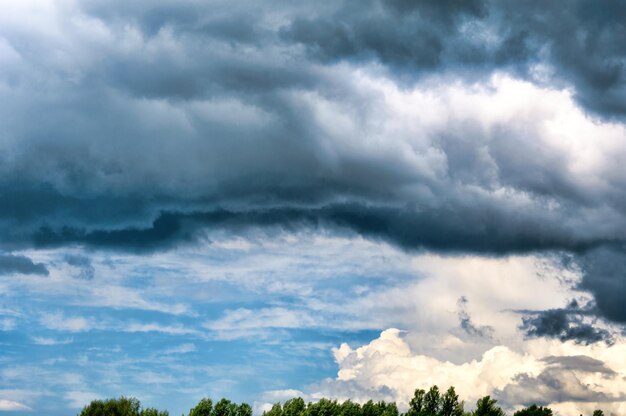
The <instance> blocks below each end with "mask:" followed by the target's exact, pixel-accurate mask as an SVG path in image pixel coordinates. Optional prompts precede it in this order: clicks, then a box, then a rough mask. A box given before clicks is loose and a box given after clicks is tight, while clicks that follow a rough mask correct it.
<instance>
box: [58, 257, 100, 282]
mask: <svg viewBox="0 0 626 416" xmlns="http://www.w3.org/2000/svg"><path fill="white" fill-rule="evenodd" d="M65 261H66V262H67V264H68V265H70V266H73V267H76V268H78V273H77V274H75V275H74V276H75V277H76V278H77V279H84V280H91V279H93V276H94V274H95V272H96V271H95V269H94V267H93V265H92V264H91V260H90V259H89V258H88V257H84V256H80V255H75V254H67V255H65Z"/></svg>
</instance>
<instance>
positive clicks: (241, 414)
mask: <svg viewBox="0 0 626 416" xmlns="http://www.w3.org/2000/svg"><path fill="white" fill-rule="evenodd" d="M80 416H169V413H168V412H167V411H165V410H157V409H155V408H152V407H150V408H145V409H144V408H142V407H141V403H140V402H139V400H137V399H135V398H128V397H120V398H118V399H109V400H94V401H92V402H91V403H90V404H88V405H87V406H85V407H84V408H83V410H82V411H81V412H80ZM183 416H185V415H184V414H183ZM187 416H252V408H251V407H250V405H249V404H247V403H241V404H237V403H234V402H231V401H230V400H227V399H221V400H220V401H218V402H216V403H215V404H213V401H211V399H202V400H200V402H199V403H198V404H197V405H196V406H195V407H193V408H192V409H190V410H189V413H188V415H187ZM263 416H505V412H504V411H503V410H502V408H501V407H500V406H498V404H497V401H496V400H495V399H492V398H491V397H490V396H485V397H483V398H481V399H478V401H477V402H476V408H475V409H474V410H473V411H466V410H465V409H464V402H463V401H459V396H458V395H457V394H456V391H455V390H454V387H450V388H449V389H448V390H446V391H445V392H444V393H441V392H440V390H439V388H438V387H437V386H433V387H431V388H430V389H429V390H428V391H425V390H422V389H417V390H415V393H414V395H413V398H412V399H411V401H410V402H409V408H408V410H407V411H406V412H404V413H403V412H400V411H399V410H398V406H397V405H396V403H395V402H385V401H378V402H374V401H372V400H370V401H368V402H366V403H364V404H359V403H356V402H353V401H351V400H346V401H345V402H342V403H340V402H338V401H336V400H329V399H321V400H319V401H316V402H309V403H305V401H304V399H302V398H300V397H297V398H295V399H290V400H287V401H286V402H285V403H283V404H281V403H276V404H274V405H273V406H272V408H271V409H270V410H268V411H265V412H263ZM513 416H553V413H552V410H551V409H550V408H548V407H543V406H537V405H532V406H529V407H526V408H524V409H521V410H518V411H516V412H515V413H513ZM581 416H582V415H581ZM592 416H604V413H603V412H602V410H596V411H594V412H593V415H592Z"/></svg>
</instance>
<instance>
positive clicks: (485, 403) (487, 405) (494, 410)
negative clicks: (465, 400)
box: [473, 396, 504, 416]
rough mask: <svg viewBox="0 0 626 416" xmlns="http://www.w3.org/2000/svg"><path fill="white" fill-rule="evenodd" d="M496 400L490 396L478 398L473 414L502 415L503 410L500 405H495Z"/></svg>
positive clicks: (480, 415)
mask: <svg viewBox="0 0 626 416" xmlns="http://www.w3.org/2000/svg"><path fill="white" fill-rule="evenodd" d="M496 403H497V400H495V399H492V398H491V397H490V396H485V397H483V398H482V399H478V401H477V402H476V410H474V413H473V415H474V416H504V411H503V410H502V409H501V408H500V406H497V405H496Z"/></svg>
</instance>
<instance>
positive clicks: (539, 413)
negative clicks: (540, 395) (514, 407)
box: [513, 404, 552, 416]
mask: <svg viewBox="0 0 626 416" xmlns="http://www.w3.org/2000/svg"><path fill="white" fill-rule="evenodd" d="M513 416H552V410H551V409H550V408H548V407H543V406H537V405H536V404H533V405H532V406H529V407H527V408H525V409H522V410H518V411H517V412H515V413H513Z"/></svg>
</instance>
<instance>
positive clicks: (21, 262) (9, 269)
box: [0, 253, 48, 276]
mask: <svg viewBox="0 0 626 416" xmlns="http://www.w3.org/2000/svg"><path fill="white" fill-rule="evenodd" d="M13 273H17V274H39V275H44V276H47V275H48V269H47V268H46V266H45V265H44V264H42V263H35V262H33V261H32V260H31V259H29V258H28V257H25V256H16V255H13V254H2V253H0V275H3V274H13Z"/></svg>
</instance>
